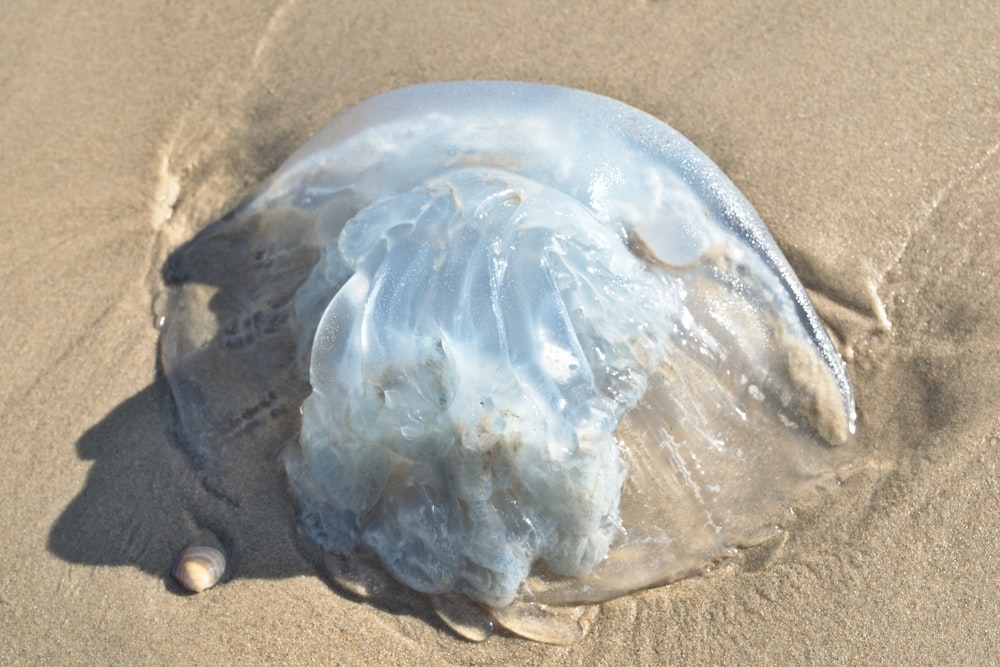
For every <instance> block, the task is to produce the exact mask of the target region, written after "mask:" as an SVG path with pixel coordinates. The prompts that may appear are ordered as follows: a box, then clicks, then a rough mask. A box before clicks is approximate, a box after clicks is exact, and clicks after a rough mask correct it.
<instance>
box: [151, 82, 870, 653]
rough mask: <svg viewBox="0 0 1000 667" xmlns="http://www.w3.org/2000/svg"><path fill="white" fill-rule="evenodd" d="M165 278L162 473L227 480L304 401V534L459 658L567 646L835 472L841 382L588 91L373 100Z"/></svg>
mask: <svg viewBox="0 0 1000 667" xmlns="http://www.w3.org/2000/svg"><path fill="white" fill-rule="evenodd" d="M223 255H225V257H223ZM168 269H169V270H166V271H165V275H166V276H168V280H167V281H166V282H167V284H168V287H167V289H168V291H169V298H168V302H169V306H168V314H167V320H166V326H165V328H164V332H163V336H162V339H163V342H162V354H163V361H164V368H165V372H166V375H167V379H168V381H169V383H170V386H171V390H172V392H173V394H174V398H175V401H176V404H177V408H178V414H179V421H180V423H181V425H182V430H183V437H185V438H186V439H187V440H188V441H189V446H190V447H191V449H192V450H193V451H195V452H198V455H199V456H201V457H202V460H203V462H204V464H205V465H206V466H207V467H209V468H211V467H212V466H215V467H216V468H217V469H218V472H217V473H216V474H217V475H219V476H224V475H225V470H224V468H225V458H226V457H225V451H226V449H227V448H229V447H238V446H241V445H240V443H241V442H243V441H244V439H245V438H246V437H248V436H247V435H246V433H247V432H248V429H250V430H252V429H254V428H255V429H257V434H256V435H254V436H253V437H255V438H258V439H259V438H280V437H287V434H286V435H282V434H283V433H284V432H286V431H288V430H289V429H290V428H294V429H298V428H299V425H298V423H297V421H296V420H295V417H294V414H295V412H294V408H298V406H299V404H300V403H301V404H302V418H301V427H300V431H299V433H298V437H297V439H296V441H295V444H294V445H293V446H292V447H291V448H290V451H289V453H288V456H287V459H286V460H287V472H288V479H289V483H290V486H291V489H292V492H293V494H294V496H295V498H296V500H297V502H298V505H299V507H300V522H301V526H302V529H303V532H304V534H305V535H306V536H307V538H308V539H310V540H312V541H314V542H316V543H317V544H319V545H320V546H321V547H322V548H323V550H324V551H325V552H326V553H328V554H329V555H330V557H331V558H330V562H331V563H344V562H348V561H350V559H355V562H365V561H366V559H369V560H377V561H378V563H380V567H381V568H383V569H384V571H385V572H388V573H389V574H390V575H391V576H392V577H393V578H394V579H395V580H397V581H398V582H401V583H402V584H405V585H406V586H408V587H410V588H413V589H415V590H417V591H421V592H423V593H427V594H429V595H431V596H433V598H434V600H435V605H436V608H437V609H438V611H439V613H440V615H441V617H442V618H443V619H444V620H445V621H446V622H448V623H449V624H450V625H452V626H453V627H455V628H456V629H457V630H458V631H459V632H460V633H462V634H463V635H464V636H469V637H473V638H482V637H484V636H486V634H488V627H489V626H488V623H483V624H481V625H477V624H476V622H475V621H467V620H466V619H467V618H468V614H466V612H470V610H471V612H470V613H471V615H472V617H475V613H477V612H481V613H482V614H484V615H486V616H490V617H492V618H493V619H495V620H497V621H499V622H500V623H501V624H503V625H505V626H507V627H509V628H511V629H512V630H513V631H515V632H518V633H519V634H523V635H526V636H530V637H533V638H536V639H540V640H543V641H553V642H563V641H569V640H572V639H573V638H574V637H575V636H577V635H578V634H579V632H582V629H584V628H585V622H584V621H582V620H581V615H580V612H579V610H577V609H576V608H577V607H578V606H579V605H586V604H589V603H596V602H600V601H603V600H607V599H610V598H613V597H616V596H619V595H623V594H627V593H629V592H632V591H635V590H639V589H642V588H647V587H650V586H654V585H658V584H662V583H665V582H669V581H672V580H675V579H677V578H679V577H682V576H686V575H688V574H690V573H692V572H697V571H699V570H700V569H702V568H704V567H705V566H706V565H707V564H708V563H710V562H711V561H712V560H713V559H716V558H718V557H720V556H723V555H725V554H727V553H730V552H731V550H732V549H733V548H735V547H738V546H741V545H745V544H747V543H749V542H752V541H754V540H756V539H759V537H760V535H761V534H762V530H764V529H765V528H766V527H767V526H770V525H773V524H774V522H775V521H776V520H777V518H778V517H779V516H780V514H781V513H782V512H783V511H786V510H787V507H789V505H790V504H792V503H795V502H798V501H801V500H802V499H803V498H805V497H807V496H808V495H809V493H810V492H811V491H812V490H814V489H815V488H817V486H818V485H820V484H822V483H824V482H825V481H828V480H829V479H831V477H832V476H833V475H834V473H835V472H836V470H837V469H838V468H839V467H840V466H842V465H844V464H845V463H847V462H849V461H850V460H851V457H852V452H851V447H850V446H849V445H847V446H843V445H844V443H846V442H847V441H849V440H850V436H851V434H852V433H853V430H854V403H853V398H852V393H851V389H850V386H849V383H848V379H847V375H846V372H845V369H844V364H843V362H842V360H841V359H840V357H839V355H838V354H837V352H836V351H835V349H834V348H833V346H832V345H831V343H830V340H829V338H828V337H827V335H826V333H825V331H824V329H823V327H822V325H821V323H820V322H819V319H818V318H817V316H816V314H815V312H814V311H813V308H812V306H811V305H810V303H809V300H808V298H807V297H806V294H805V291H804V289H803V288H802V286H801V285H800V284H799V282H798V280H797V279H796V278H795V276H794V274H793V272H792V270H791V268H790V267H789V265H788V263H787V261H786V260H785V258H784V257H783V255H782V254H781V252H780V251H779V249H778V248H777V246H776V245H775V243H774V241H773V239H772V238H771V236H770V234H769V233H768V232H767V230H766V229H765V227H764V225H763V223H762V222H761V221H760V219H759V217H758V216H757V214H756V213H755V212H754V210H753V208H752V207H751V205H750V204H749V203H748V202H747V201H746V199H745V198H744V197H743V196H742V195H741V194H740V193H739V191H738V190H737V189H736V188H735V186H733V184H732V183H731V182H730V181H729V180H728V179H727V178H726V177H725V176H724V175H723V174H722V172H721V171H719V169H718V168H717V167H716V166H715V165H714V164H713V163H712V162H711V161H710V160H709V159H708V158H707V157H705V156H704V155H703V154H702V153H701V152H700V151H699V150H698V149H697V148H695V147H694V146H693V145H692V144H691V143H690V142H688V141H687V140H686V139H684V138H683V137H682V136H681V135H679V134H678V133H677V132H675V131H674V130H672V129H671V128H669V127H668V126H666V125H665V124H663V123H661V122H660V121H658V120H656V119H655V118H653V117H651V116H649V115H647V114H645V113H643V112H641V111H638V110H636V109H634V108H632V107H629V106H627V105H625V104H623V103H621V102H617V101H614V100H611V99H608V98H605V97H601V96H598V95H593V94H591V93H586V92H582V91H577V90H569V89H564V88H557V87H551V86H543V85H536V84H524V83H506V82H465V83H444V84H429V85H423V86H416V87H412V88H405V89H401V90H397V91H393V92H390V93H386V94H383V95H380V96H378V97H375V98H373V99H371V100H368V101H366V102H363V103H361V104H359V105H357V106H356V107H354V108H352V109H350V110H348V111H347V112H346V113H344V114H342V115H341V116H339V117H338V118H336V119H335V120H334V121H333V122H332V123H331V124H330V125H328V126H327V127H326V128H324V129H323V130H321V131H320V132H319V133H317V134H316V135H315V136H314V137H313V138H312V139H310V140H309V141H308V142H307V143H306V144H305V145H304V146H303V147H302V148H300V149H299V150H298V151H296V152H295V153H294V154H293V155H292V156H291V157H290V158H289V159H288V161H287V162H286V163H285V164H284V165H283V166H282V167H281V168H280V169H279V170H278V171H277V172H276V173H275V174H274V175H273V176H272V177H271V178H270V179H269V180H268V181H267V182H265V183H264V184H263V185H262V186H261V187H260V188H259V189H258V190H257V192H256V193H255V194H254V195H252V196H251V197H250V198H249V199H247V200H246V201H245V202H244V203H243V204H241V205H240V206H239V207H238V208H237V209H236V210H235V211H233V212H232V213H231V214H230V215H228V216H226V217H225V218H224V219H222V220H220V221H218V222H216V223H214V224H212V225H210V226H208V227H207V228H206V229H205V230H203V231H202V232H201V234H200V235H199V236H198V237H196V239H195V240H194V241H192V242H191V243H189V244H188V246H187V248H186V249H181V251H178V253H175V256H174V257H173V258H172V264H170V266H169V267H168ZM307 383H308V384H307ZM303 398H304V401H303ZM237 399H238V400H237ZM247 404H251V405H255V406H257V408H258V409H257V410H256V411H247V410H246V409H245V406H246V405H247ZM254 420H257V422H256V423H257V426H254V424H253V421H254ZM276 424H277V426H276ZM334 569H336V568H334ZM348 569H349V568H348ZM338 572H339V573H340V574H342V573H343V572H342V571H337V572H335V578H336V577H337V576H339V574H338ZM361 588H362V589H364V586H362V587H361ZM362 592H364V591H362ZM560 608H568V609H569V610H571V611H569V612H566V613H563V612H560V611H558V609H560Z"/></svg>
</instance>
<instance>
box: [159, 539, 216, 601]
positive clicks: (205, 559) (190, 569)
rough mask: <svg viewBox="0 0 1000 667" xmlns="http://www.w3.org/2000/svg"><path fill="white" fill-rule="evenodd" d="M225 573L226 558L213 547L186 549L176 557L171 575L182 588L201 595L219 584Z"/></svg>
mask: <svg viewBox="0 0 1000 667" xmlns="http://www.w3.org/2000/svg"><path fill="white" fill-rule="evenodd" d="M225 571H226V557H225V555H223V553H222V552H221V551H219V550H218V549H216V548H214V547H188V548H187V549H185V550H184V551H182V552H181V553H180V555H179V556H177V561H176V562H175V563H174V569H173V571H172V572H171V574H173V575H174V579H176V580H177V583H179V584H180V585H181V586H183V587H184V588H186V589H188V590H189V591H192V592H194V593H201V592H202V591H204V590H207V589H209V588H211V587H212V586H214V585H216V584H217V583H219V580H220V579H222V575H223V574H224V573H225Z"/></svg>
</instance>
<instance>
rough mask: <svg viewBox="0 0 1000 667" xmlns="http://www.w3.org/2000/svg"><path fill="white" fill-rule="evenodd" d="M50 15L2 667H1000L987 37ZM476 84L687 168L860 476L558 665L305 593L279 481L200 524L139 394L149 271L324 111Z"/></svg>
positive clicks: (205, 504) (30, 21) (1, 610)
mask: <svg viewBox="0 0 1000 667" xmlns="http://www.w3.org/2000/svg"><path fill="white" fill-rule="evenodd" d="M49 4H50V5H51V6H49V7H47V8H44V9H43V8H41V6H40V5H37V4H36V3H28V2H12V3H7V6H6V7H5V9H4V20H3V21H2V23H0V90H2V96H0V201H2V202H3V208H4V213H3V216H2V217H0V224H2V226H3V231H4V243H3V244H2V246H0V258H2V264H0V265H2V267H3V268H2V270H3V279H2V282H0V363H2V372H3V376H2V377H3V382H2V384H0V441H2V451H0V483H2V488H3V496H2V501H0V531H2V535H3V540H2V541H0V556H2V562H3V566H2V567H0V663H3V664H68V663H76V664H83V663H86V664H139V663H165V664H174V663H189V664H216V663H220V662H221V663H241V664H242V663H271V662H281V663H288V664H314V663H318V664H366V663H367V664H372V663H378V664H401V663H416V662H421V663H428V664H443V663H468V664H486V663H502V662H510V663H515V664H528V663H531V664H566V663H573V664H625V663H641V664H654V663H670V664H703V663H723V664H745V663H793V664H805V663H810V664H812V663H825V664H829V663H875V662H881V663H896V664H902V663H909V662H918V663H924V664H939V663H965V664H989V663H995V662H996V661H997V660H998V659H1000V623H998V619H1000V592H998V580H1000V561H998V556H997V554H998V552H1000V518H998V510H1000V479H998V462H1000V452H998V447H1000V429H998V424H997V400H996V397H997V396H998V395H1000V333H998V330H1000V269H998V268H997V264H998V258H1000V234H998V232H1000V37H998V35H1000V14H998V12H997V11H996V8H995V6H994V3H990V2H975V3H966V4H964V5H963V6H961V7H960V6H958V4H957V3H937V2H931V1H926V2H911V3H898V4H899V6H898V7H897V8H895V9H880V10H873V9H871V8H870V5H871V4H872V3H865V2H853V1H852V2H841V3H825V2H823V3H821V2H816V3H805V2H802V3H764V4H759V3H753V2H728V3H718V6H717V7H714V8H710V7H707V6H701V5H700V6H699V7H698V8H697V9H694V8H689V7H687V5H688V4H690V3H670V2H640V1H638V0H632V1H629V2H614V3H613V2H586V3H584V2H579V3H577V2H559V3H551V2H546V3H538V2H528V1H518V2H509V3H503V2H494V3H467V2H455V1H454V0H447V1H438V0H420V1H419V2H383V3H368V2H342V3H333V2H321V1H310V0H302V1H299V2H295V1H294V0H290V1H285V2H260V3H255V4H254V5H253V6H251V7H249V8H248V3H243V2H218V3H210V4H195V3H185V2H181V3H167V2H131V3H124V4H123V3H110V2H83V3H58V4H61V5H62V6H58V7H57V6H55V4H57V3H49ZM471 78H498V79H521V80H532V81H543V82H548V83H555V84H560V85H566V86H573V87H579V88H585V89H588V90H591V91H594V92H598V93H603V94H606V95H609V96H612V97H616V98H619V99H622V100H624V101H626V102H628V103H630V104H632V105H634V106H636V107H639V108H641V109H644V110H646V111H649V112H650V113H653V114H654V115H656V116H658V117H659V118H661V119H663V120H665V121H666V122H668V123H670V124H671V125H673V126H674V127H675V128H677V129H678V130H680V131H681V132H682V133H684V134H685V135H687V136H688V137H689V138H690V139H692V140H693V141H694V142H695V143H696V144H697V145H699V146H700V147H701V148H702V149H703V150H704V151H705V152H706V153H707V154H708V155H709V156H710V157H711V158H712V159H714V160H715V161H716V162H717V163H718V164H719V165H720V166H721V167H722V169H723V170H724V171H725V172H727V173H728V174H729V175H730V177H731V178H732V179H733V180H734V181H735V182H736V184H737V185H738V186H739V187H740V188H741V189H742V190H743V192H744V193H745V194H746V195H747V196H748V198H749V199H750V200H751V201H752V202H753V203H754V205H755V206H756V207H757V209H758V211H759V212H760V213H761V215H762V217H763V218H764V220H765V221H766V222H767V224H768V226H769V227H770V229H771V230H772V232H773V234H774V236H775V237H776V239H777V241H778V243H779V245H780V246H781V247H782V248H783V250H784V251H785V252H786V254H787V256H788V257H789V259H790V260H791V262H792V264H793V266H794V267H795V269H796V271H797V272H798V273H799V275H800V277H801V278H802V280H803V282H804V283H805V284H806V286H807V287H808V288H809V290H810V292H811V294H812V295H813V297H814V300H815V303H816V306H817V309H818V310H819V312H820V314H821V315H822V316H823V317H824V319H825V320H826V321H827V322H828V324H829V325H830V328H831V331H832V333H833V334H834V336H835V338H836V339H837V341H838V343H839V344H840V345H841V346H842V348H841V349H842V351H843V352H844V354H845V356H846V357H847V358H848V361H849V370H850V374H851V376H852V378H853V381H854V384H855V387H856V391H857V397H858V404H859V431H858V442H857V446H858V447H861V448H863V450H864V453H865V460H866V461H867V462H868V463H869V465H868V466H867V467H866V468H864V469H863V470H862V471H861V472H859V473H858V474H855V475H854V476H852V477H850V478H849V479H848V480H846V481H845V482H844V484H843V488H841V489H840V490H839V492H837V493H834V494H831V495H830V496H829V497H828V498H826V499H825V500H824V501H823V502H821V503H819V504H818V506H816V507H813V508H811V509H808V510H805V511H802V512H800V516H799V518H798V520H797V521H796V522H795V523H794V524H791V525H790V526H789V529H790V538H789V539H788V541H787V543H786V544H785V545H784V547H783V548H781V549H779V550H777V551H776V552H768V553H763V554H755V553H749V554H744V555H743V556H742V557H740V558H737V559H735V560H734V561H732V562H730V563H727V564H723V565H722V566H721V567H719V568H718V569H717V571H715V572H714V573H713V574H712V575H711V576H707V577H700V578H695V579H690V580H685V581H683V582H680V583H678V584H675V585H671V586H668V587H665V588H661V589H658V590H652V591H647V592H645V593H642V594H639V595H634V596H631V597H628V598H625V599H621V600H617V601H614V602H611V603H607V604H605V605H603V606H602V608H601V610H600V613H599V615H598V617H597V620H596V622H595V624H594V627H593V629H592V631H591V633H590V635H589V636H588V637H587V638H586V639H585V640H584V641H582V642H581V643H579V644H577V645H575V646H572V647H569V648H557V647H547V646H541V645H538V644H533V643H530V642H527V641H523V640H520V639H517V638H513V637H510V636H506V635H502V634H501V635H499V636H495V637H493V638H491V639H490V640H489V641H487V642H484V643H482V644H472V643H467V642H464V641H462V640H460V639H457V638H456V637H455V636H454V635H452V634H451V633H449V632H448V631H447V630H445V629H444V628H443V627H442V625H441V624H440V623H439V622H438V621H436V620H435V619H434V617H433V614H432V613H431V612H430V611H429V609H428V608H427V606H426V605H424V604H422V603H421V602H420V601H419V600H413V599H410V598H408V597H406V596H402V597H401V598H400V599H399V600H397V601H391V600H390V601H389V602H381V603H377V604H372V603H368V602H365V601H359V600H356V599H353V598H350V597H348V596H345V595H343V594H340V593H337V592H334V591H333V590H331V588H330V587H329V586H328V585H327V584H326V583H324V581H322V580H321V579H320V578H319V577H317V576H316V574H315V571H314V569H313V567H312V566H311V564H310V563H309V562H307V560H306V559H305V558H304V557H303V556H302V555H301V554H300V553H299V551H298V550H297V549H296V548H295V541H294V536H293V531H294V529H293V520H292V519H293V517H292V510H291V508H290V504H289V502H288V500H287V498H286V497H285V496H283V495H282V493H280V491H281V487H280V483H279V482H278V481H276V480H277V479H280V473H279V472H278V470H279V469H278V467H277V465H276V463H275V462H274V461H267V462H263V463H261V465H260V466H259V469H258V470H257V471H256V472H257V476H256V478H254V476H253V475H249V476H247V478H245V479H243V480H242V481H240V482H239V484H240V485H238V486H237V495H239V496H240V498H237V499H236V502H229V503H225V502H220V500H219V498H218V497H217V496H216V495H213V494H211V493H208V492H206V490H205V488H204V486H203V485H202V484H200V482H199V479H198V477H197V475H195V473H194V472H193V471H192V469H191V465H190V462H189V460H188V459H187V457H186V456H185V455H184V454H183V453H182V452H181V451H179V450H178V448H177V447H176V446H174V445H173V444H171V443H172V440H171V438H170V423H171V421H170V409H171V406H170V403H169V396H168V393H167V391H166V387H165V383H164V381H163V379H162V376H161V375H159V374H158V372H157V366H156V343H157V330H156V329H155V327H154V323H153V316H152V312H153V311H152V306H151V302H152V294H153V293H154V291H155V289H156V287H157V281H158V280H159V278H158V276H159V273H158V272H159V268H160V267H159V266H158V262H159V261H160V260H161V258H162V253H163V252H164V249H165V248H169V247H171V246H172V245H174V244H176V243H179V242H181V241H183V240H184V239H185V238H186V237H187V236H189V235H190V233H191V229H192V228H193V227H197V226H200V225H204V224H205V223H207V222H208V221H210V220H211V219H212V218H213V217H214V216H217V215H218V214H220V213H222V212H224V211H225V210H226V208H227V206H230V205H232V204H233V203H234V202H236V201H237V200H238V199H239V198H240V197H241V196H242V195H244V194H246V193H247V192H248V191H249V190H250V189H251V188H252V187H253V185H254V184H255V183H256V182H258V181H259V180H260V179H262V178H263V177H264V176H266V175H267V173H268V172H269V171H271V170H273V169H274V168H275V167H276V166H277V165H278V164H279V163H280V162H281V161H282V160H283V158H284V157H285V156H287V155H288V154H289V153H290V152H291V150H292V149H293V148H294V147H295V146H296V145H298V144H299V143H301V142H302V141H303V140H304V139H305V138H306V137H308V136H309V135H310V134H311V133H312V132H314V131H315V130H316V129H318V128H319V127H321V126H322V125H323V124H324V123H325V122H326V121H327V120H329V119H330V118H331V117H333V116H334V115H335V114H336V113H337V112H339V111H340V110H342V109H344V108H345V107H346V106H348V105H350V104H352V103H354V102H357V101H360V100H362V99H364V98H367V97H370V96H372V95H374V94H376V93H379V92H382V91H385V90H388V89H391V88H395V87H398V86H401V85H405V84H412V83H420V82H426V81H435V80H445V79H471ZM883 309H884V310H883ZM890 324H891V328H890V326H889V325H890ZM206 535H214V536H216V537H217V538H218V539H219V540H221V541H223V542H224V543H225V545H226V546H227V548H229V549H230V551H231V555H232V560H233V562H232V568H231V578H230V579H229V580H228V581H227V582H226V583H225V584H224V585H222V586H219V587H217V588H216V589H213V590H212V591H209V592H208V593H205V594H202V595H199V596H184V595H181V594H179V593H178V591H177V588H176V586H175V585H174V584H173V583H172V582H171V581H170V580H169V577H168V576H167V572H168V570H169V567H170V563H171V560H172V557H173V555H174V554H175V553H176V551H177V550H178V549H180V548H181V547H182V546H184V545H185V544H186V543H187V542H188V541H190V540H193V539H198V538H199V537H205V536H206Z"/></svg>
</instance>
